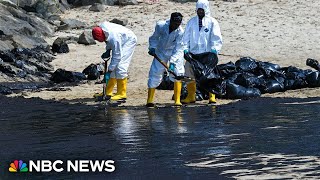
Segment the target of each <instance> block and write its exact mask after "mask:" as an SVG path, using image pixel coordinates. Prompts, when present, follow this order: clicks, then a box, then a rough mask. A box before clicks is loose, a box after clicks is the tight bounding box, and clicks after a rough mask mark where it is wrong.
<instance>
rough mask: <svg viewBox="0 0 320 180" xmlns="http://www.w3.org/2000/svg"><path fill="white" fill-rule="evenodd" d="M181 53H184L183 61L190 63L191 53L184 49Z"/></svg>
mask: <svg viewBox="0 0 320 180" xmlns="http://www.w3.org/2000/svg"><path fill="white" fill-rule="evenodd" d="M183 53H184V55H183V57H184V59H185V60H187V61H190V60H191V59H192V56H191V53H189V50H187V49H185V50H184V51H183Z"/></svg>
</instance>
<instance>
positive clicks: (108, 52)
mask: <svg viewBox="0 0 320 180" xmlns="http://www.w3.org/2000/svg"><path fill="white" fill-rule="evenodd" d="M110 52H111V49H108V50H107V51H106V52H104V53H103V54H102V55H101V58H102V59H108V58H109V57H110Z"/></svg>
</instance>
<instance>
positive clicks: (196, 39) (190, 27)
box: [181, 0, 222, 104]
mask: <svg viewBox="0 0 320 180" xmlns="http://www.w3.org/2000/svg"><path fill="white" fill-rule="evenodd" d="M196 11H197V16H194V17H192V18H191V19H190V20H189V21H188V23H187V26H186V29H185V33H184V37H183V43H184V55H185V56H190V55H199V54H202V53H214V54H215V55H218V53H219V51H220V50H221V47H222V36H221V32H220V26H219V23H218V21H217V20H216V19H215V18H213V17H211V15H210V7H209V1H208V0H198V1H197V3H196ZM185 68H186V76H188V77H191V78H195V77H194V73H193V69H192V66H191V64H190V63H189V62H188V61H187V62H186V65H185ZM187 90H188V95H187V97H186V99H184V100H182V101H181V102H182V103H186V104H187V103H194V102H195V101H196V95H195V93H196V82H195V81H192V82H189V84H188V85H187ZM209 103H216V98H215V94H212V93H209Z"/></svg>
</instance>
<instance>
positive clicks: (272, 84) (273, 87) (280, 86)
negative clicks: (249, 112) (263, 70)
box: [262, 77, 285, 93]
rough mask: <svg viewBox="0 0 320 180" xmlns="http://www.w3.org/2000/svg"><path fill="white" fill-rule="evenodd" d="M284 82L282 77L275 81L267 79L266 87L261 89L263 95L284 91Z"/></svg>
mask: <svg viewBox="0 0 320 180" xmlns="http://www.w3.org/2000/svg"><path fill="white" fill-rule="evenodd" d="M284 81H285V79H284V78H282V77H279V78H276V79H269V80H268V81H267V84H266V87H265V88H264V89H262V92H263V93H275V92H281V91H284V90H285V88H284Z"/></svg>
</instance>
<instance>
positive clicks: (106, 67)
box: [95, 58, 110, 102]
mask: <svg viewBox="0 0 320 180" xmlns="http://www.w3.org/2000/svg"><path fill="white" fill-rule="evenodd" d="M103 60H104V71H103V74H104V75H105V74H106V73H107V71H108V61H109V60H110V58H108V59H103ZM102 82H103V89H102V96H99V95H98V93H96V94H95V95H97V97H96V98H97V101H107V102H108V101H110V97H107V96H106V87H107V83H106V80H105V79H103V80H102Z"/></svg>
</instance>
